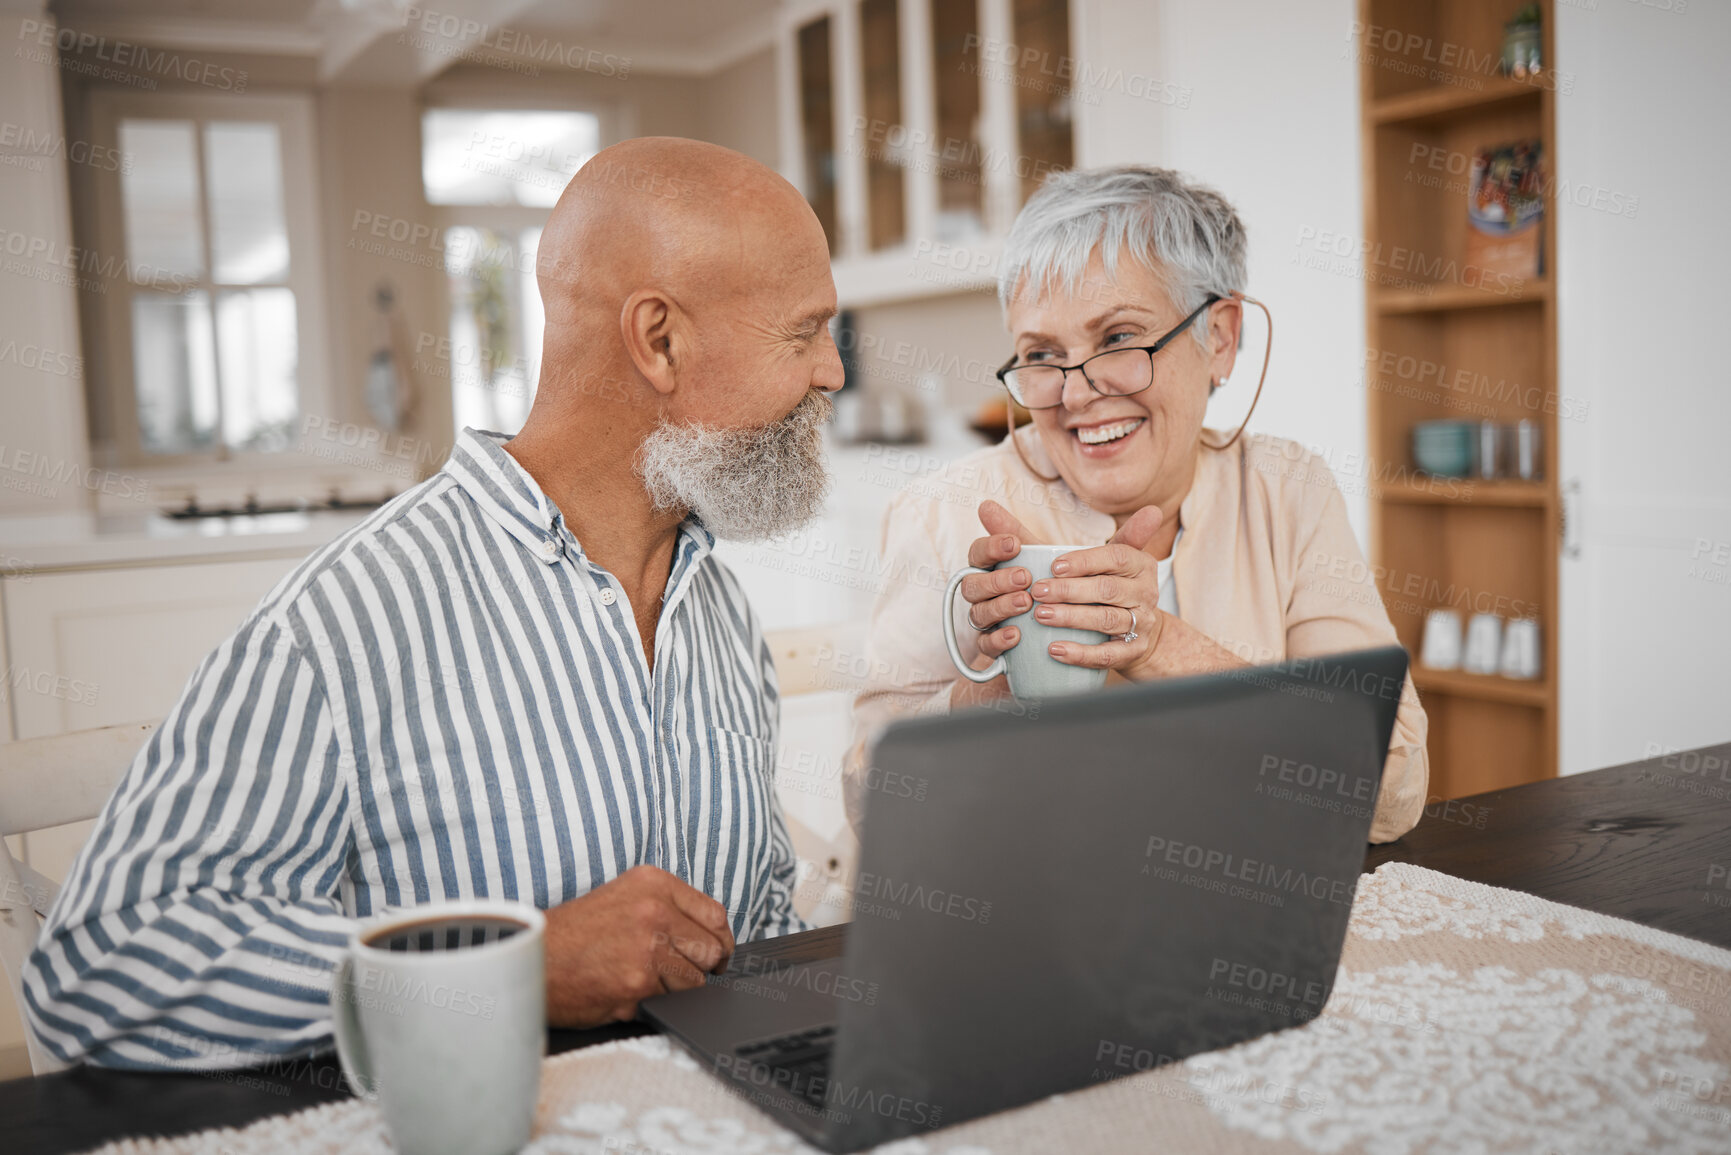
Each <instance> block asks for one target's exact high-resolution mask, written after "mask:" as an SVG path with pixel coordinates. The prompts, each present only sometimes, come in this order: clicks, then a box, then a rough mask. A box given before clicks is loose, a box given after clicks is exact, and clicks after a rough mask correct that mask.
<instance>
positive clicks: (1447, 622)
mask: <svg viewBox="0 0 1731 1155" xmlns="http://www.w3.org/2000/svg"><path fill="white" fill-rule="evenodd" d="M1419 661H1420V662H1422V663H1423V664H1425V665H1426V666H1429V667H1430V668H1431V669H1433V670H1455V669H1459V668H1460V664H1461V616H1460V615H1459V614H1458V613H1456V612H1455V611H1454V610H1445V609H1436V610H1432V611H1431V612H1430V613H1428V614H1426V615H1425V617H1424V642H1423V645H1422V647H1421V648H1420V650H1419Z"/></svg>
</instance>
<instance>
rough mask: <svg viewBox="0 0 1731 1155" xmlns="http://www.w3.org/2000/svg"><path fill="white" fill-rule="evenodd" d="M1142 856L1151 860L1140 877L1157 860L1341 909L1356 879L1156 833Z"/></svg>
mask: <svg viewBox="0 0 1731 1155" xmlns="http://www.w3.org/2000/svg"><path fill="white" fill-rule="evenodd" d="M1143 857H1145V858H1148V859H1150V860H1151V861H1150V862H1147V863H1144V864H1143V865H1142V873H1143V874H1153V873H1154V870H1153V869H1151V867H1152V860H1155V859H1156V858H1157V859H1158V861H1159V862H1161V863H1163V864H1165V865H1167V866H1173V867H1183V868H1184V869H1186V870H1194V871H1198V872H1200V873H1202V874H1212V875H1216V876H1218V877H1219V878H1221V879H1224V880H1225V881H1227V882H1243V883H1249V884H1250V885H1252V886H1260V887H1266V888H1270V889H1273V890H1283V891H1285V892H1286V893H1287V894H1303V895H1308V896H1310V897H1311V898H1320V899H1326V900H1327V901H1329V902H1337V903H1340V904H1341V905H1343V906H1351V905H1352V894H1353V889H1354V887H1355V886H1356V885H1357V880H1356V879H1355V880H1353V881H1352V882H1343V881H1341V880H1339V879H1329V878H1324V877H1323V876H1322V875H1320V874H1309V873H1306V872H1305V871H1302V870H1294V869H1293V868H1292V867H1290V866H1288V867H1284V868H1283V867H1280V866H1277V865H1275V864H1274V863H1272V862H1262V861H1260V860H1258V859H1255V858H1241V857H1239V856H1238V855H1236V854H1231V853H1228V852H1226V851H1222V850H1210V849H1208V848H1206V847H1202V846H1197V845H1196V844H1194V843H1187V842H1179V841H1177V840H1175V839H1171V838H1162V837H1160V836H1159V835H1158V834H1153V835H1150V836H1149V837H1148V848H1147V850H1146V851H1144V853H1143Z"/></svg>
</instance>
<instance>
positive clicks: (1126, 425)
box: [1070, 417, 1148, 457]
mask: <svg viewBox="0 0 1731 1155" xmlns="http://www.w3.org/2000/svg"><path fill="white" fill-rule="evenodd" d="M1147 423H1148V419H1147V418H1146V417H1118V418H1113V419H1111V420H1107V421H1095V422H1090V423H1088V424H1084V425H1074V426H1072V427H1071V428H1070V435H1071V436H1072V437H1074V438H1075V439H1076V441H1077V442H1078V444H1079V447H1080V449H1081V453H1082V456H1084V457H1110V456H1112V455H1114V454H1117V453H1122V452H1123V451H1124V448H1125V446H1127V445H1128V444H1129V443H1130V439H1131V436H1132V435H1133V434H1134V433H1136V431H1137V430H1139V429H1141V428H1142V426H1144V425H1146V424H1147Z"/></svg>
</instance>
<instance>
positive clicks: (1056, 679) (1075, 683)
mask: <svg viewBox="0 0 1731 1155" xmlns="http://www.w3.org/2000/svg"><path fill="white" fill-rule="evenodd" d="M1087 548H1089V547H1087V546H1085V545H1025V546H1023V547H1022V552H1021V553H1019V554H1017V555H1016V556H1015V557H1013V558H1010V559H1009V560H1008V561H1001V562H999V563H998V564H997V565H995V566H993V567H992V569H1012V568H1014V567H1016V566H1021V567H1022V568H1023V569H1025V570H1027V571H1028V573H1029V574H1030V575H1032V580H1031V581H1030V582H1029V583H1028V585H1029V587H1030V588H1031V587H1032V586H1034V585H1035V584H1036V583H1038V582H1041V581H1045V580H1046V579H1048V578H1050V577H1051V576H1052V563H1053V562H1054V561H1056V560H1057V559H1058V558H1060V557H1062V556H1064V555H1065V554H1067V553H1072V552H1074V551H1076V550H1079V549H1087ZM990 572H991V570H983V569H978V568H976V567H974V566H969V567H968V568H967V569H963V570H958V571H956V574H955V576H953V577H952V578H950V584H949V587H948V588H947V589H945V590H944V644H945V645H947V646H948V647H949V650H950V660H951V661H952V662H954V663H955V664H956V669H958V670H960V671H961V672H962V677H964V678H966V679H968V680H969V681H970V682H989V681H991V680H992V679H993V678H996V677H997V676H998V675H1000V674H1007V675H1008V676H1009V679H1010V693H1011V694H1013V695H1015V696H1016V697H1017V698H1019V699H1020V700H1022V701H1024V702H1026V701H1030V700H1036V699H1039V698H1056V697H1061V696H1063V695H1065V694H1082V693H1086V692H1087V691H1089V690H1098V689H1100V688H1101V687H1102V686H1104V685H1105V684H1106V673H1107V671H1105V670H1096V669H1092V668H1089V667H1086V666H1071V665H1066V664H1065V663H1063V662H1060V661H1059V660H1058V659H1057V658H1054V657H1053V656H1052V655H1051V654H1049V653H1047V652H1046V647H1047V646H1049V645H1051V644H1052V643H1053V642H1076V643H1078V644H1080V645H1084V646H1097V645H1099V644H1100V643H1101V642H1104V641H1106V635H1105V634H1102V633H1100V632H1098V631H1096V630H1073V629H1067V628H1064V627H1061V626H1048V625H1046V624H1045V623H1044V622H1040V621H1036V620H1035V619H1034V610H1035V609H1037V608H1039V607H1038V604H1037V603H1036V605H1035V606H1033V607H1031V608H1029V609H1028V610H1027V612H1025V613H1020V614H1017V615H1016V616H1015V617H1013V618H1006V619H1005V620H1004V621H1002V622H1000V623H998V626H997V628H998V629H1003V628H1004V627H1005V626H1015V627H1016V628H1017V629H1018V630H1021V631H1022V636H1021V638H1020V639H1019V640H1018V641H1017V642H1016V644H1015V645H1014V646H1012V647H1011V648H1010V650H1009V651H1008V652H1007V653H1003V654H1000V655H998V656H997V657H996V658H994V659H992V664H991V665H989V666H987V667H986V668H985V669H983V670H976V669H974V668H973V667H972V666H970V665H968V663H967V662H966V661H965V660H964V659H963V658H962V651H961V649H960V647H958V646H957V644H956V608H955V602H956V590H957V589H959V588H960V587H961V584H962V579H963V578H965V577H967V576H968V575H969V574H971V573H990ZM1143 624H1144V623H1139V624H1138V628H1141V627H1142V625H1143ZM1146 624H1151V623H1146Z"/></svg>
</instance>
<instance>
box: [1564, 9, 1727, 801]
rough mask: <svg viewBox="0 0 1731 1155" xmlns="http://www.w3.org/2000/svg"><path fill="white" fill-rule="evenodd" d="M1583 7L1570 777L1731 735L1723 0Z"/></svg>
mask: <svg viewBox="0 0 1731 1155" xmlns="http://www.w3.org/2000/svg"><path fill="white" fill-rule="evenodd" d="M1590 7H1591V10H1589V9H1588V8H1587V7H1577V6H1574V5H1569V4H1558V5H1557V6H1556V9H1555V11H1556V19H1557V61H1558V64H1559V65H1560V66H1561V67H1562V73H1561V76H1560V77H1559V81H1560V83H1559V96H1558V101H1557V154H1558V155H1557V157H1556V160H1555V163H1557V164H1559V165H1560V166H1561V167H1560V169H1559V176H1560V178H1561V179H1560V180H1559V183H1558V186H1557V200H1558V212H1559V216H1558V232H1559V238H1558V242H1557V248H1558V250H1559V253H1560V255H1561V258H1560V261H1559V264H1558V273H1559V274H1560V277H1559V283H1558V292H1559V294H1560V296H1559V333H1558V346H1559V356H1560V363H1559V381H1560V382H1561V392H1562V393H1563V394H1565V395H1566V396H1572V397H1573V398H1575V400H1576V402H1577V406H1576V408H1577V409H1578V402H1581V401H1585V402H1587V410H1586V413H1585V415H1584V416H1582V417H1581V419H1579V420H1560V421H1559V422H1558V426H1559V428H1560V431H1561V441H1560V443H1559V449H1560V450H1561V453H1562V481H1563V483H1564V485H1565V487H1570V486H1571V483H1578V485H1579V489H1578V491H1577V492H1576V493H1575V494H1573V495H1571V496H1568V497H1566V507H1565V508H1566V509H1567V512H1568V516H1569V519H1570V523H1571V524H1570V526H1569V530H1568V532H1567V534H1566V537H1567V538H1568V539H1569V541H1570V545H1571V548H1570V550H1569V551H1568V552H1566V553H1565V555H1564V559H1565V560H1564V561H1563V564H1562V566H1561V574H1560V584H1561V590H1560V593H1561V600H1562V615H1561V619H1562V633H1561V634H1560V635H1559V637H1558V642H1559V651H1560V653H1559V663H1560V666H1561V668H1560V670H1559V671H1558V672H1559V674H1560V675H1561V692H1562V726H1561V735H1560V739H1561V748H1560V761H1561V766H1562V771H1563V772H1564V773H1573V772H1578V771H1582V770H1588V769H1592V768H1593V767H1596V766H1607V765H1611V764H1614V763H1618V762H1626V761H1630V760H1632V759H1635V758H1639V757H1641V756H1643V755H1644V754H1650V753H1656V752H1658V751H1660V750H1662V749H1664V748H1665V747H1688V746H1695V745H1702V744H1705V743H1708V742H1722V741H1724V740H1725V739H1727V738H1731V672H1728V670H1727V667H1726V664H1725V654H1726V652H1727V646H1731V451H1727V448H1726V436H1727V434H1726V431H1727V430H1728V429H1731V387H1728V385H1727V378H1728V377H1731V370H1728V369H1727V365H1726V355H1725V349H1724V347H1723V346H1724V341H1723V335H1724V332H1725V286H1724V273H1725V255H1726V254H1727V253H1731V216H1728V215H1727V214H1726V211H1725V190H1726V188H1727V187H1728V186H1731V158H1728V156H1727V153H1726V151H1725V150H1724V148H1722V147H1720V144H1719V142H1720V141H1721V140H1722V131H1721V130H1712V129H1707V128H1706V126H1707V125H1708V124H1710V123H1712V122H1715V121H1716V120H1717V119H1718V118H1717V114H1716V113H1713V114H1710V110H1723V109H1725V108H1727V107H1731V71H1727V70H1726V68H1725V66H1724V60H1723V56H1724V49H1725V46H1726V45H1727V44H1731V6H1728V5H1724V4H1690V5H1688V7H1687V10H1686V11H1685V10H1684V6H1683V5H1682V4H1675V5H1643V4H1610V3H1602V4H1598V5H1596V6H1590ZM1703 116H1708V120H1706V121H1704V120H1703V119H1702V117H1703ZM1716 133H1717V134H1718V135H1715V134H1716Z"/></svg>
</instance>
